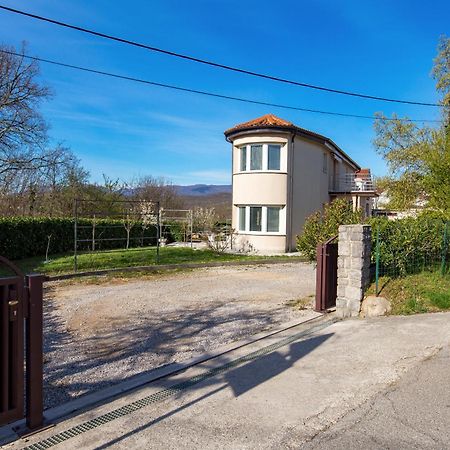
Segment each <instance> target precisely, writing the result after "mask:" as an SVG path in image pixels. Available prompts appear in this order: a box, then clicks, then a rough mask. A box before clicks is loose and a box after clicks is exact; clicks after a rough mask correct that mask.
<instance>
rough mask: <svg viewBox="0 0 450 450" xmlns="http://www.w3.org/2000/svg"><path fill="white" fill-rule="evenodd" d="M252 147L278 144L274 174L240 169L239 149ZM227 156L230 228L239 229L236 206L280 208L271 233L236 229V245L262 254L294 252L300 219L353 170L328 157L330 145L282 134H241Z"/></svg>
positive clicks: (318, 206) (319, 206)
mask: <svg viewBox="0 0 450 450" xmlns="http://www.w3.org/2000/svg"><path fill="white" fill-rule="evenodd" d="M253 143H254V144H256V143H257V144H268V143H279V144H281V154H280V170H279V171H244V172H241V171H240V147H242V146H243V145H247V144H253ZM232 152H233V155H232V165H233V169H232V170H233V213H232V214H233V215H232V224H233V228H234V229H235V230H238V229H239V217H238V206H244V205H245V206H247V205H252V206H257V205H260V206H271V205H273V206H281V207H284V209H283V214H282V215H281V216H280V217H282V219H280V220H283V222H284V223H283V224H282V226H281V228H280V233H278V234H277V235H270V234H264V233H244V232H239V231H238V238H237V241H236V242H237V244H238V245H242V244H244V243H249V244H251V245H252V246H254V247H255V248H256V249H258V250H260V251H262V252H285V251H292V250H295V248H296V236H297V235H298V234H299V233H300V232H301V230H302V227H303V224H304V222H305V219H306V218H307V217H308V216H309V215H310V214H312V213H314V212H315V211H318V210H321V209H322V208H323V205H324V204H325V203H328V202H329V201H330V191H332V190H333V189H334V188H335V186H337V185H338V184H339V180H340V179H341V178H343V177H344V176H345V174H346V173H353V172H354V171H355V169H354V168H353V167H352V166H351V165H350V164H349V163H348V162H347V161H346V160H345V159H343V158H341V157H337V158H336V157H335V156H334V152H335V150H334V148H333V147H332V146H331V145H328V144H327V145H324V144H322V143H319V142H314V141H312V140H310V139H306V138H303V137H300V136H295V137H293V135H292V134H291V133H288V132H286V133H282V132H274V133H270V132H266V133H265V134H261V133H258V132H255V133H254V134H247V135H243V136H241V137H239V138H236V139H235V140H234V142H233V144H232ZM324 155H325V156H324ZM324 157H325V158H326V173H324V170H323V167H324ZM334 161H336V162H334Z"/></svg>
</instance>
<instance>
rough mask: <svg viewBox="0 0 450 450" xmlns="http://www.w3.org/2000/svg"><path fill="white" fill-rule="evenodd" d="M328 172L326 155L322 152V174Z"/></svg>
mask: <svg viewBox="0 0 450 450" xmlns="http://www.w3.org/2000/svg"><path fill="white" fill-rule="evenodd" d="M327 171H328V155H327V153H325V152H324V154H323V162H322V172H323V173H327Z"/></svg>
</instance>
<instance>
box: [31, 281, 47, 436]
mask: <svg viewBox="0 0 450 450" xmlns="http://www.w3.org/2000/svg"><path fill="white" fill-rule="evenodd" d="M44 279H45V276H43V275H27V277H26V280H27V285H28V292H29V304H28V306H29V308H28V319H27V321H26V364H27V366H26V367H27V371H26V374H27V383H26V394H27V395H26V410H27V416H26V417H27V427H28V428H29V429H30V430H33V429H35V428H39V427H41V426H42V424H43V422H44V416H43V369H44V362H43V349H42V345H43V342H42V334H43V312H42V294H43V286H42V285H43V282H44Z"/></svg>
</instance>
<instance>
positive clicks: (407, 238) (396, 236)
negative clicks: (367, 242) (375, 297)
mask: <svg viewBox="0 0 450 450" xmlns="http://www.w3.org/2000/svg"><path fill="white" fill-rule="evenodd" d="M369 223H370V225H371V226H372V262H373V263H375V261H376V257H377V253H378V257H379V267H380V270H381V273H380V275H389V276H398V275H406V274H407V273H415V272H420V271H421V270H423V269H426V268H438V267H439V266H440V265H441V264H442V261H444V262H446V261H448V259H449V256H450V255H449V252H450V246H449V244H448V240H449V236H448V233H449V232H450V224H448V225H446V223H447V222H446V220H445V219H437V218H430V217H427V216H426V215H425V216H419V217H417V218H413V217H407V218H403V219H397V220H388V219H386V218H381V217H375V218H371V219H370V220H369ZM446 226H447V232H446V231H445V227H446ZM377 239H378V240H379V242H378V247H377ZM377 249H378V251H377Z"/></svg>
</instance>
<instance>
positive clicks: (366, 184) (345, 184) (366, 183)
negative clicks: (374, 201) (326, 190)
mask: <svg viewBox="0 0 450 450" xmlns="http://www.w3.org/2000/svg"><path fill="white" fill-rule="evenodd" d="M330 191H331V192H334V193H342V194H344V193H345V194H346V193H348V194H350V193H361V194H363V193H366V194H370V193H372V194H375V183H374V181H373V179H372V175H371V174H370V170H369V169H362V170H360V171H359V172H355V173H348V174H346V175H344V176H340V177H337V179H336V180H335V183H334V189H331V190H330Z"/></svg>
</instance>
